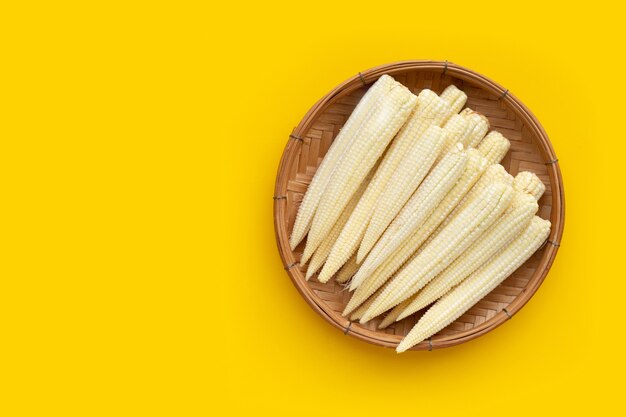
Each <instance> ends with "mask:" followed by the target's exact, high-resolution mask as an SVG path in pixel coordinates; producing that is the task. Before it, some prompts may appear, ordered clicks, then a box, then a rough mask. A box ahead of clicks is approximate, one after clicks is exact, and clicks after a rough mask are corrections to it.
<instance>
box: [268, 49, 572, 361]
mask: <svg viewBox="0 0 626 417" xmlns="http://www.w3.org/2000/svg"><path fill="white" fill-rule="evenodd" d="M385 73H388V74H390V75H392V76H393V77H394V78H395V79H396V80H397V81H399V82H401V83H402V84H404V85H405V86H407V87H408V88H409V89H411V90H412V91H413V92H414V93H415V94H417V93H419V92H420V91H421V90H422V89H424V88H429V89H432V90H433V91H435V92H436V93H438V94H439V93H441V92H442V91H443V89H444V88H445V87H447V86H448V85H450V84H455V85H456V86H457V87H459V88H460V89H461V90H463V91H464V92H465V93H466V94H467V96H468V100H467V105H466V106H467V107H470V108H472V109H473V110H475V111H478V112H480V113H482V114H483V115H485V116H486V117H487V118H488V119H489V123H490V125H491V129H495V130H498V131H499V132H501V133H502V134H503V135H504V136H506V137H507V138H508V139H509V140H510V141H511V149H510V150H509V152H508V154H507V155H506V157H505V158H504V160H503V161H502V165H503V166H504V167H505V168H506V170H507V171H508V172H509V173H511V174H512V175H515V174H517V173H518V172H519V171H531V172H534V173H535V174H537V175H538V176H539V178H540V179H541V180H542V181H543V183H544V184H545V185H546V191H545V193H544V195H543V196H542V198H541V199H540V200H539V211H538V213H537V214H538V215H539V216H540V217H542V218H545V219H548V220H550V221H551V222H552V231H551V234H550V238H549V242H548V243H547V244H546V245H545V246H544V247H543V248H541V249H540V250H539V251H538V252H537V253H535V254H534V255H533V256H532V258H531V259H529V260H528V261H527V262H526V263H525V264H524V265H523V266H522V267H520V268H519V269H518V270H517V271H516V272H515V273H514V274H513V275H511V276H510V277H509V278H507V279H506V280H505V281H504V282H503V283H502V284H501V285H500V286H498V287H497V288H496V289H495V290H494V291H493V292H491V293H490V294H489V295H488V296H487V297H486V298H485V299H483V300H482V301H480V302H479V303H478V304H477V305H476V306H474V307H473V308H472V309H471V310H470V311H468V312H467V313H466V314H464V315H463V316H462V317H460V318H459V319H458V320H456V321H455V322H454V323H452V324H451V325H450V326H448V327H446V328H445V329H444V330H442V331H441V332H439V333H438V334H437V335H435V336H434V337H433V338H432V340H430V341H428V342H423V343H420V344H419V345H417V346H415V347H414V348H413V349H415V350H429V349H436V348H441V347H447V346H452V345H455V344H458V343H462V342H465V341H467V340H470V339H472V338H475V337H478V336H480V335H481V334H483V333H485V332H487V331H490V330H492V329H494V328H495V327H497V326H498V325H500V324H501V323H503V322H504V321H506V320H507V319H509V318H510V317H511V316H512V315H513V314H514V313H515V312H516V311H517V310H519V309H520V308H521V307H522V306H523V305H524V304H525V303H526V302H527V301H528V299H529V298H530V297H531V296H532V295H533V294H534V292H535V291H536V290H537V288H538V287H539V285H540V284H541V282H542V281H543V279H544V277H545V275H546V273H547V271H548V269H549V268H550V265H551V264H552V261H553V260H554V257H555V256H556V252H557V250H558V242H560V238H561V234H562V231H563V221H564V201H563V200H564V197H563V186H562V181H561V174H560V170H559V167H558V161H557V158H556V156H555V154H554V151H553V149H552V146H551V145H550V142H549V140H548V138H547V135H546V134H545V132H544V131H543V128H542V127H541V125H540V124H539V122H538V121H537V120H536V119H535V118H534V116H533V115H532V114H531V113H530V111H528V109H526V107H525V106H523V104H521V103H520V102H519V101H518V100H517V99H516V98H515V97H514V96H513V95H512V94H511V93H510V92H508V90H506V89H504V88H502V87H500V86H499V85H497V84H495V83H494V82H493V81H491V80H489V79H487V78H485V77H483V76H481V75H479V74H476V73H474V72H472V71H470V70H468V69H465V68H463V67H460V66H458V65H455V64H451V63H448V62H441V61H408V62H401V63H396V64H390V65H385V66H382V67H377V68H373V69H371V70H368V71H364V72H361V73H359V74H357V75H355V76H354V77H352V78H351V79H350V80H348V81H346V82H345V83H343V84H342V85H340V86H339V87H337V88H336V89H335V90H333V91H332V92H331V93H329V94H328V95H327V96H325V97H324V98H322V99H321V100H320V101H319V102H318V103H317V104H316V105H314V106H313V108H312V109H311V110H310V111H309V113H307V115H305V117H304V118H303V120H302V122H301V123H300V125H299V126H298V127H297V128H296V129H295V130H294V132H293V133H292V134H291V135H289V132H286V135H285V136H286V138H287V139H288V142H287V146H286V148H285V152H284V154H283V158H282V160H281V165H280V167H279V171H278V177H277V181H276V190H275V195H274V213H275V216H274V217H275V219H274V220H275V229H276V239H277V243H278V247H279V251H280V254H281V257H282V259H283V263H284V265H285V268H286V269H287V272H288V274H289V275H290V276H291V278H292V280H293V282H294V284H295V285H296V287H297V288H298V290H299V291H300V293H301V294H302V296H303V297H304V298H305V299H306V300H307V302H308V303H309V304H310V305H311V306H312V307H313V308H314V309H315V310H316V311H318V313H320V314H321V315H322V316H323V317H325V318H326V319H327V320H328V321H329V322H331V323H332V324H333V325H335V326H336V327H338V328H340V329H341V330H342V331H343V332H344V333H347V334H350V335H353V336H356V337H359V338H361V339H363V340H366V341H368V342H371V343H375V344H379V345H382V346H386V347H395V346H396V345H397V344H398V343H399V341H400V340H401V338H402V337H403V336H404V335H406V334H407V333H408V332H409V330H411V328H412V327H413V325H414V324H415V322H416V321H417V320H418V318H419V316H420V315H421V313H422V312H418V313H417V314H414V315H412V316H410V317H407V318H406V319H404V320H402V321H400V322H397V323H395V324H394V325H391V326H389V327H388V328H386V329H384V330H378V329H377V326H378V324H379V323H380V321H381V320H382V319H383V317H384V315H383V316H381V317H378V318H376V319H374V320H372V321H371V322H369V323H367V324H365V325H361V324H359V323H358V322H353V323H350V322H349V320H348V319H347V318H344V317H342V316H341V311H342V310H343V309H344V307H345V305H346V304H347V302H348V300H349V298H350V293H348V291H347V290H344V287H343V286H342V285H341V284H337V283H335V282H334V279H331V281H330V282H328V283H326V284H320V283H319V282H317V281H316V279H315V278H312V279H311V280H310V281H308V282H307V281H305V279H304V275H305V272H306V266H300V265H299V263H298V261H299V259H300V257H301V255H302V250H303V248H304V242H303V243H301V244H300V245H299V246H298V247H297V248H296V250H295V251H293V252H292V251H291V249H290V248H289V245H288V243H287V241H288V237H289V235H290V233H291V228H292V227H293V223H294V221H295V216H296V213H297V211H298V207H299V204H300V202H301V200H302V197H303V195H304V193H305V192H306V189H307V186H308V184H309V183H310V181H311V178H312V177H313V175H314V174H315V170H316V168H317V167H318V166H319V164H320V163H321V161H322V159H323V158H324V155H325V154H326V152H327V150H328V148H329V146H330V145H331V143H332V141H333V139H334V138H335V137H336V136H337V133H338V132H339V130H340V129H341V127H342V126H343V124H344V123H345V122H346V120H347V119H348V117H349V116H350V114H351V112H352V110H353V109H354V107H355V106H356V104H357V103H358V102H359V100H360V99H361V97H362V96H363V95H364V94H365V92H366V91H367V88H369V86H370V85H371V84H372V83H373V82H374V81H376V79H378V77H380V76H381V75H382V74H385Z"/></svg>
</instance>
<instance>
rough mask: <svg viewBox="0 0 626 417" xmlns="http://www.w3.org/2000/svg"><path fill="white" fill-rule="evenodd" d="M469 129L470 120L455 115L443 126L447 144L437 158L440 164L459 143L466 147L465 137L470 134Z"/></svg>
mask: <svg viewBox="0 0 626 417" xmlns="http://www.w3.org/2000/svg"><path fill="white" fill-rule="evenodd" d="M469 128H470V123H469V120H467V119H466V118H465V117H463V116H461V115H458V114H453V115H452V117H450V118H449V119H448V121H447V122H446V124H445V125H444V126H443V131H444V133H445V135H446V136H445V143H444V145H443V150H442V151H441V153H440V154H439V157H438V158H437V162H439V161H440V160H441V158H443V157H444V155H445V154H447V153H448V152H450V151H451V150H453V148H454V147H455V146H456V144H457V143H460V144H462V145H463V146H464V147H465V137H466V135H467V133H468V132H469Z"/></svg>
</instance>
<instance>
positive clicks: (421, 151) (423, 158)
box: [356, 126, 464, 262]
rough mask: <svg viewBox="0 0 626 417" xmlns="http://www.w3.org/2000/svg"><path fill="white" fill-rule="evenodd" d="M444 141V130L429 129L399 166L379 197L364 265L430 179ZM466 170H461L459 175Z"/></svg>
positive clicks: (364, 250) (362, 249)
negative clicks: (389, 227)
mask: <svg viewBox="0 0 626 417" xmlns="http://www.w3.org/2000/svg"><path fill="white" fill-rule="evenodd" d="M444 141H445V135H444V133H443V129H441V128H440V127H437V126H431V127H429V128H428V130H426V132H424V135H422V138H421V139H420V140H418V141H417V142H416V144H415V146H413V148H412V149H411V150H410V151H409V152H408V153H407V155H406V157H405V158H404V159H403V160H402V162H401V163H400V165H398V169H397V170H396V172H394V174H393V175H392V176H391V178H390V180H389V182H388V183H387V187H385V190H384V191H383V192H382V194H381V195H380V197H379V198H378V201H377V203H376V206H375V208H374V213H373V214H372V218H371V219H370V222H369V224H368V226H367V229H366V231H365V235H364V236H363V240H362V241H361V246H360V247H359V251H358V254H357V257H356V259H357V262H361V261H362V260H363V259H364V258H365V255H367V253H368V252H369V251H370V249H371V248H372V247H373V246H374V244H375V243H376V241H377V240H378V238H379V237H380V236H381V235H382V234H383V233H384V231H385V229H386V228H387V226H389V223H391V221H392V220H393V219H394V218H395V217H396V214H398V213H399V212H400V210H401V209H402V207H403V206H404V204H405V203H406V202H407V200H408V199H409V198H410V197H411V195H413V193H414V192H415V190H416V189H417V188H418V187H419V186H420V184H421V183H422V181H423V180H424V178H426V175H428V172H429V171H430V168H431V167H432V166H433V164H434V163H435V160H436V159H437V157H438V156H439V153H440V152H441V150H442V148H443V145H444ZM463 167H464V165H463ZM463 167H461V168H460V169H459V170H458V172H459V175H460V173H461V172H462V169H463ZM457 178H458V177H457ZM452 185H454V184H452ZM452 185H451V186H450V187H452ZM442 198H443V197H442ZM433 208H434V207H433Z"/></svg>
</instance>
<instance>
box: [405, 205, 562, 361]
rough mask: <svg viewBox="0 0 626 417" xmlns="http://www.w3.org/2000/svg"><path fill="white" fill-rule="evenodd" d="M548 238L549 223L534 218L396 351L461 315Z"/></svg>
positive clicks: (428, 314)
mask: <svg viewBox="0 0 626 417" xmlns="http://www.w3.org/2000/svg"><path fill="white" fill-rule="evenodd" d="M549 234H550V222H549V221H547V220H543V219H541V218H539V217H536V216H535V217H534V218H533V219H532V220H531V222H530V224H529V225H528V227H527V228H526V230H525V231H524V232H523V233H522V234H521V235H520V236H519V237H518V238H517V239H515V240H514V241H513V242H512V243H511V244H509V245H508V246H507V247H506V248H505V249H504V250H502V251H501V252H500V253H498V254H497V255H495V256H494V257H493V258H492V259H491V260H489V261H488V262H487V263H486V264H484V265H483V266H482V267H481V268H479V269H478V270H476V271H475V272H474V273H473V274H472V275H471V276H470V277H468V278H467V279H466V280H465V281H463V282H462V283H461V284H460V285H459V286H458V287H456V288H454V289H453V290H452V291H450V292H449V293H448V294H446V295H445V296H444V297H443V298H442V299H441V300H439V301H437V303H435V304H434V305H433V306H432V307H431V308H429V309H428V311H427V312H426V313H425V314H424V315H423V316H422V318H420V320H419V321H418V322H417V324H416V325H415V327H413V329H412V330H411V331H410V332H409V334H407V335H406V337H405V338H404V339H403V340H402V341H401V342H400V344H399V345H398V347H397V348H396V351H397V352H398V353H400V352H404V351H405V350H407V349H409V348H411V347H412V346H414V345H416V344H418V343H420V342H421V341H422V340H425V339H426V338H428V337H430V336H432V335H434V334H435V333H437V332H438V331H440V330H442V329H443V328H444V327H446V326H447V325H449V324H450V323H452V322H453V321H454V320H456V319H457V318H459V317H460V316H461V315H463V313H465V312H466V311H467V310H469V309H470V308H471V307H472V306H473V305H474V304H476V303H477V302H478V301H480V300H481V299H482V298H484V297H485V296H486V295H487V294H489V293H490V292H491V291H493V289H494V288H496V287H497V286H498V285H499V284H500V283H501V282H502V281H504V280H505V279H506V278H507V277H508V276H509V275H511V274H512V273H513V272H514V271H515V270H516V269H517V268H519V267H520V266H521V265H522V264H523V263H524V262H526V260H528V258H530V257H531V256H532V254H533V253H535V251H536V250H537V249H539V248H540V247H541V245H542V244H543V243H544V242H545V240H546V239H547V238H548V235H549Z"/></svg>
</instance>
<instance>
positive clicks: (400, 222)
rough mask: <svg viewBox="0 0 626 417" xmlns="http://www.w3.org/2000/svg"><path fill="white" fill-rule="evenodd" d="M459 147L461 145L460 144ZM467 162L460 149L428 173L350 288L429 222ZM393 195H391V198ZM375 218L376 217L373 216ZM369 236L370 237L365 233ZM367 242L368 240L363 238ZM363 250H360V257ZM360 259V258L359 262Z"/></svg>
mask: <svg viewBox="0 0 626 417" xmlns="http://www.w3.org/2000/svg"><path fill="white" fill-rule="evenodd" d="M459 146H460V145H459ZM467 162H468V153H467V152H463V151H460V150H459V149H457V150H455V151H453V152H449V153H448V154H447V155H446V156H445V157H444V158H443V159H442V160H441V162H440V163H438V164H437V166H435V168H434V169H433V170H432V171H431V172H430V174H428V176H427V177H426V179H425V180H424V182H423V183H422V185H420V187H419V188H418V189H417V191H415V193H414V194H413V196H412V197H411V198H410V199H409V201H408V202H407V203H406V205H405V206H404V208H402V211H401V212H400V214H399V215H398V217H397V218H396V219H395V220H394V221H393V223H392V224H391V226H389V228H387V225H386V224H385V225H383V226H384V227H385V228H387V230H386V231H384V235H383V237H382V238H381V239H380V240H379V241H378V244H377V245H376V248H375V250H374V251H372V253H370V255H369V256H368V257H367V259H365V261H364V262H363V266H364V267H365V268H364V269H363V272H360V271H359V273H358V274H357V276H355V277H354V279H353V281H352V283H351V285H350V288H351V289H355V288H357V287H358V286H359V285H360V284H361V283H362V282H363V280H364V279H365V277H366V276H367V275H368V274H369V273H371V272H373V271H374V270H375V269H376V268H377V267H378V266H379V265H381V264H382V263H383V262H384V261H385V259H387V258H388V257H389V256H391V255H392V254H393V253H394V252H395V251H396V250H397V249H398V248H399V247H400V245H401V244H402V242H404V241H405V240H406V239H408V237H409V236H410V235H411V234H412V233H413V232H414V231H415V230H417V229H419V227H420V226H421V225H422V224H423V223H424V222H425V221H426V220H427V219H428V216H430V215H431V214H432V213H433V212H434V210H435V209H436V208H437V206H438V205H439V204H440V203H441V202H442V201H443V200H444V198H445V197H446V195H448V193H449V192H450V190H452V188H453V187H454V186H455V185H456V183H457V181H458V180H459V178H460V177H461V176H462V175H463V173H464V171H465V167H466V166H467ZM392 195H393V194H390V197H389V198H391V196H392ZM378 210H379V211H377V213H376V214H378V213H380V212H381V211H390V212H391V214H393V215H394V216H395V212H394V211H393V209H390V208H389V205H381V206H380V207H379V209H378ZM374 218H376V217H374ZM372 221H374V219H372ZM366 236H367V234H366ZM363 242H364V243H365V238H364V239H363ZM360 251H361V249H359V254H360ZM358 261H359V256H357V262H358Z"/></svg>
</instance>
